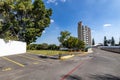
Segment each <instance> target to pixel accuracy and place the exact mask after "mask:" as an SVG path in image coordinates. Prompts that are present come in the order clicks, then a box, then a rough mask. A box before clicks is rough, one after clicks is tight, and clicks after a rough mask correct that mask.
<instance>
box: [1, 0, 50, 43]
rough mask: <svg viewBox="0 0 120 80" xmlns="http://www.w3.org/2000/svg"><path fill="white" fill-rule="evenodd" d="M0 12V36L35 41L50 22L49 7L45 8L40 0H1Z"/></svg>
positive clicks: (28, 41) (29, 41)
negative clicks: (0, 21)
mask: <svg viewBox="0 0 120 80" xmlns="http://www.w3.org/2000/svg"><path fill="white" fill-rule="evenodd" d="M0 14H2V16H3V17H4V19H3V20H4V21H3V22H2V24H0V34H1V35H0V37H1V38H8V39H16V40H21V41H25V42H27V44H29V43H32V42H35V41H36V39H37V37H40V36H41V35H42V32H43V31H44V29H45V28H46V27H48V26H49V24H50V16H51V15H52V10H51V9H46V7H45V5H44V3H43V1H42V0H33V2H32V0H3V1H1V2H0Z"/></svg>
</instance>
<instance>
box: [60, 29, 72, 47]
mask: <svg viewBox="0 0 120 80" xmlns="http://www.w3.org/2000/svg"><path fill="white" fill-rule="evenodd" d="M70 34H71V33H70V32H68V31H61V32H60V37H58V40H59V42H60V43H61V45H63V43H64V41H65V40H66V39H68V38H69V37H70Z"/></svg>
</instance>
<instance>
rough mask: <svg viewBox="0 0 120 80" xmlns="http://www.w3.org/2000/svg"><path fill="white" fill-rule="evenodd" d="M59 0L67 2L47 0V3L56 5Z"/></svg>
mask: <svg viewBox="0 0 120 80" xmlns="http://www.w3.org/2000/svg"><path fill="white" fill-rule="evenodd" d="M58 2H63V3H64V2H66V0H47V3H48V4H49V3H53V4H55V5H58Z"/></svg>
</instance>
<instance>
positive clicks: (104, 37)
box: [104, 36, 108, 46]
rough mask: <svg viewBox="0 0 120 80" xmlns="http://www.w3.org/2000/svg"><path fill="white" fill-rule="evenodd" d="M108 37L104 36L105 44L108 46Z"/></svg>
mask: <svg viewBox="0 0 120 80" xmlns="http://www.w3.org/2000/svg"><path fill="white" fill-rule="evenodd" d="M107 42H108V41H107V38H106V36H104V46H108V44H107Z"/></svg>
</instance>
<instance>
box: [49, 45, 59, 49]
mask: <svg viewBox="0 0 120 80" xmlns="http://www.w3.org/2000/svg"><path fill="white" fill-rule="evenodd" d="M48 49H49V50H58V49H59V46H57V45H55V44H50V45H49V46H48Z"/></svg>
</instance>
